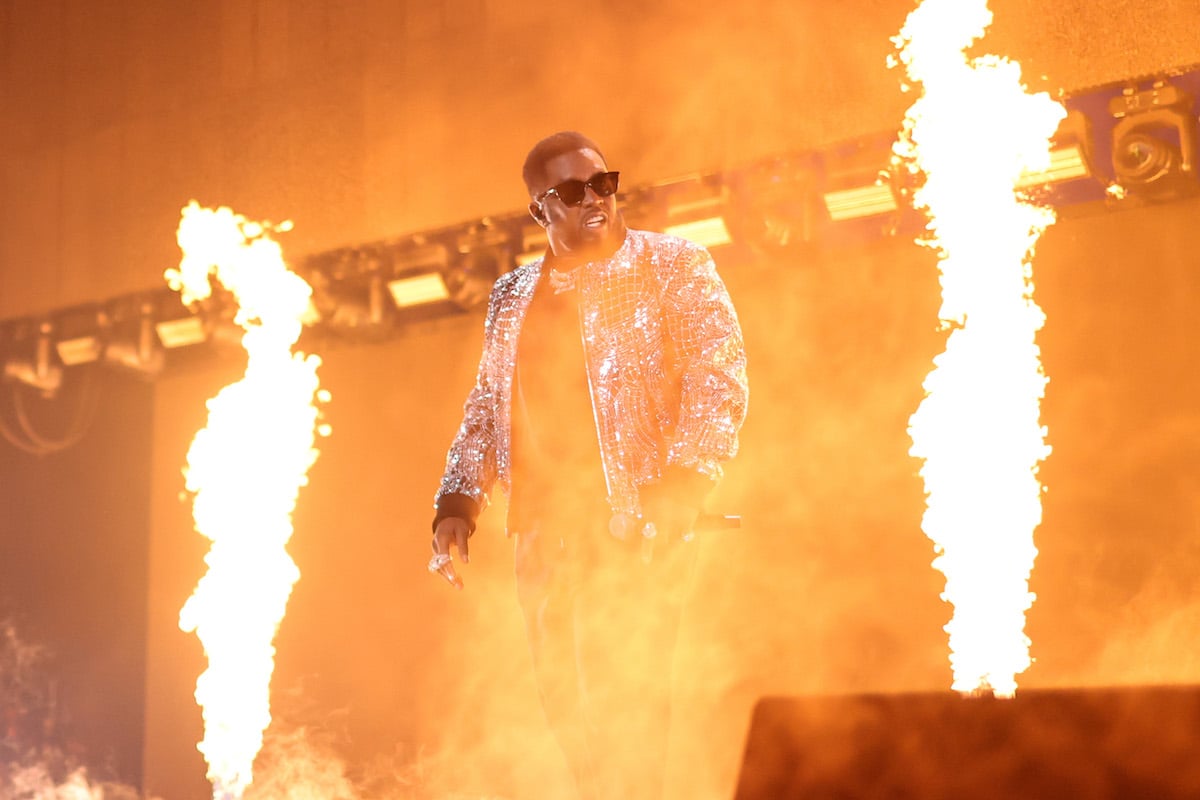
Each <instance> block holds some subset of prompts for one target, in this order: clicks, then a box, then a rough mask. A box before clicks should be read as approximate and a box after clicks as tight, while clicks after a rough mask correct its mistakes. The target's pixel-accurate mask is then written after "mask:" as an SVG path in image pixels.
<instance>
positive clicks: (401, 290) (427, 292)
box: [387, 272, 450, 308]
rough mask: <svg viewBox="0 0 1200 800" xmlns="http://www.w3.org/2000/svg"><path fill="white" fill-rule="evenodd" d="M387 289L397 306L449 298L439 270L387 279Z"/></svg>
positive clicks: (408, 306) (408, 305) (417, 304)
mask: <svg viewBox="0 0 1200 800" xmlns="http://www.w3.org/2000/svg"><path fill="white" fill-rule="evenodd" d="M387 287H388V291H389V292H391V293H392V301H393V302H395V304H396V307H397V308H411V307H412V306H419V305H424V304H426V303H436V302H438V301H440V300H449V299H450V290H449V289H447V288H446V282H445V281H444V280H443V279H442V274H441V273H440V272H425V273H421V274H419V275H410V276H407V277H402V278H395V279H393V280H390V281H388V285H387Z"/></svg>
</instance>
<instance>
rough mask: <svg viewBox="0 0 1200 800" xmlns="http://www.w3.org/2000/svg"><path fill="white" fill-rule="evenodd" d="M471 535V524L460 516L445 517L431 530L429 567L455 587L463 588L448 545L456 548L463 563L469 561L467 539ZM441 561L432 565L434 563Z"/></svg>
mask: <svg viewBox="0 0 1200 800" xmlns="http://www.w3.org/2000/svg"><path fill="white" fill-rule="evenodd" d="M470 536H471V526H470V523H468V522H467V521H466V520H465V519H462V518H461V517H446V518H445V519H443V520H441V521H440V522H438V524H437V528H436V529H435V530H434V532H433V559H432V560H431V561H430V569H431V571H433V572H437V573H438V574H439V575H441V576H442V577H443V578H445V579H446V580H447V581H449V582H450V584H451V585H452V586H454V587H455V588H457V589H461V588H463V581H462V578H460V577H458V574H457V573H456V572H455V571H454V562H453V561H452V560H451V557H450V546H451V545H454V546H455V547H456V548H458V557H459V558H461V559H462V562H463V563H464V564H469V563H470V562H471V558H470V553H469V548H468V545H467V539H469V538H470ZM439 561H440V562H441V564H440V565H438V566H437V567H434V564H435V563H437V562H439Z"/></svg>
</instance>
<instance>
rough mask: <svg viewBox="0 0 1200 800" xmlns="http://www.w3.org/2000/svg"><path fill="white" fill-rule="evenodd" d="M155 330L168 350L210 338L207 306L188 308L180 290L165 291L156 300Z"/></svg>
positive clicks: (202, 341) (198, 305)
mask: <svg viewBox="0 0 1200 800" xmlns="http://www.w3.org/2000/svg"><path fill="white" fill-rule="evenodd" d="M155 305H156V309H155V313H154V320H155V322H154V332H155V333H156V334H157V335H158V340H159V341H160V342H162V346H163V347H165V348H167V349H168V350H174V349H176V348H179V347H190V346H192V345H197V344H202V343H204V342H205V341H207V340H208V337H209V331H208V323H207V310H208V309H207V308H206V307H205V306H203V305H200V304H197V305H196V307H194V308H188V307H187V306H185V305H184V304H183V299H182V298H181V297H180V295H179V293H178V292H169V293H164V294H163V295H162V296H161V297H160V298H158V300H157V302H156V304H155Z"/></svg>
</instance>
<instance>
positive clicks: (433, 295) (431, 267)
mask: <svg viewBox="0 0 1200 800" xmlns="http://www.w3.org/2000/svg"><path fill="white" fill-rule="evenodd" d="M448 261H449V251H448V249H447V248H446V246H445V245H443V244H440V243H421V242H416V243H413V244H412V245H409V246H406V247H403V248H401V249H398V250H395V251H394V252H393V253H392V263H391V277H390V278H389V279H388V281H387V289H388V292H390V293H391V295H392V302H394V303H395V304H396V307H397V308H399V309H407V308H412V307H414V306H421V305H426V304H429V303H437V302H441V301H444V300H449V299H450V290H449V289H448V288H447V287H446V282H445V281H444V280H443V279H442V273H443V271H444V270H445V269H446V265H447V263H448Z"/></svg>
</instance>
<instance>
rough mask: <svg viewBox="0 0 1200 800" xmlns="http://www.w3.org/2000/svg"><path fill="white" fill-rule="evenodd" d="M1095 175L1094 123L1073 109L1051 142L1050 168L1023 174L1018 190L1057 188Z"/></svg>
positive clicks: (1061, 123) (1060, 124)
mask: <svg viewBox="0 0 1200 800" xmlns="http://www.w3.org/2000/svg"><path fill="white" fill-rule="evenodd" d="M1094 174H1095V169H1094V167H1093V165H1092V130H1091V123H1090V122H1088V118H1087V115H1086V114H1084V113H1083V112H1082V111H1080V110H1079V109H1071V110H1069V111H1068V112H1067V115H1066V116H1065V117H1064V118H1063V121H1062V122H1060V123H1059V125H1058V130H1057V131H1056V132H1055V134H1054V138H1053V139H1052V140H1051V147H1050V165H1049V167H1047V168H1046V169H1045V170H1043V171H1040V172H1025V173H1023V174H1022V175H1021V177H1020V178H1019V179H1018V180H1017V183H1016V188H1018V189H1032V188H1034V187H1037V186H1051V187H1054V186H1059V185H1062V184H1064V183H1068V182H1070V181H1076V180H1079V179H1081V178H1090V177H1092V176H1093V175H1094Z"/></svg>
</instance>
